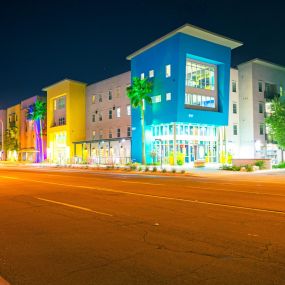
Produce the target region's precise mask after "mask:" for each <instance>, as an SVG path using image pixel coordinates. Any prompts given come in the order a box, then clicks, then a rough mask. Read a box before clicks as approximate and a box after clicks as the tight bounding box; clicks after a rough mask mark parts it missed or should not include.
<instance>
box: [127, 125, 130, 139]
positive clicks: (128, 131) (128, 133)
mask: <svg viewBox="0 0 285 285" xmlns="http://www.w3.org/2000/svg"><path fill="white" fill-rule="evenodd" d="M127 136H128V137H130V136H131V127H128V129H127Z"/></svg>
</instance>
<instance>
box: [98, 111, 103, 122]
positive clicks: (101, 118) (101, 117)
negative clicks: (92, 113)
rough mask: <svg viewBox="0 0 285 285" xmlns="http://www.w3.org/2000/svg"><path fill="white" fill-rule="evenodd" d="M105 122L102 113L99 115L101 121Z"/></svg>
mask: <svg viewBox="0 0 285 285" xmlns="http://www.w3.org/2000/svg"><path fill="white" fill-rule="evenodd" d="M102 120H103V116H102V113H101V112H100V113H99V121H102Z"/></svg>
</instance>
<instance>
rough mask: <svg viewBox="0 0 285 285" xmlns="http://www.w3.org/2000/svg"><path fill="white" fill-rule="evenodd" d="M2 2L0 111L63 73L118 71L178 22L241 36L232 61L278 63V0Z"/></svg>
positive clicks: (93, 77) (281, 49)
mask: <svg viewBox="0 0 285 285" xmlns="http://www.w3.org/2000/svg"><path fill="white" fill-rule="evenodd" d="M1 2H4V1H1ZM5 2H6V3H5V4H4V3H1V6H0V37H1V40H0V109H1V108H6V107H8V106H10V105H13V104H16V103H18V102H19V101H20V100H22V99H25V98H28V97H31V96H33V95H37V94H38V95H41V94H43V93H42V91H41V90H42V88H43V87H46V86H48V85H50V84H53V83H55V82H57V81H59V80H62V79H64V78H70V79H74V80H79V81H83V82H86V83H88V84H89V83H94V82H96V81H100V80H102V79H105V78H108V77H110V76H113V75H117V74H119V73H122V72H125V71H127V70H129V68H130V64H129V62H128V61H127V60H126V59H125V58H126V56H127V55H129V54H130V53H132V52H134V51H136V50H137V49H139V48H141V47H143V46H144V45H146V44H148V43H150V42H151V41H153V40H156V39H157V38H158V37H161V36H163V35H165V34H166V33H168V32H170V31H172V30H174V29H176V28H177V27H179V26H181V25H183V24H185V23H190V24H193V25H196V26H199V27H202V28H204V29H207V30H210V31H213V32H216V33H219V34H222V35H225V36H227V37H230V38H232V39H236V40H239V41H242V42H243V43H244V46H243V47H241V48H238V49H236V50H234V51H233V54H232V66H236V65H237V64H239V63H241V62H243V61H247V60H250V59H253V58H256V57H259V58H262V59H266V60H269V61H272V62H275V63H278V64H281V65H285V8H284V6H282V2H283V1H281V0H279V1H275V0H271V1H264V3H263V1H250V0H248V1H242V0H240V1H238V0H236V1H231V0H226V1H214V0H211V1H210V0H209V1H208V0H195V1H192V0H187V1H186V0H181V1H179V0H172V1H168V0H164V1H155V0H153V1H143V0H142V1H123V0H122V1H119V0H118V1H106V0H105V1H95V0H94V1H84V0H82V1H75V0H69V1H65V0H64V1H60V0H58V1H21V2H20V1H19V2H18V1H5ZM23 2H25V3H23ZM99 3H100V4H99ZM283 5H284V4H283Z"/></svg>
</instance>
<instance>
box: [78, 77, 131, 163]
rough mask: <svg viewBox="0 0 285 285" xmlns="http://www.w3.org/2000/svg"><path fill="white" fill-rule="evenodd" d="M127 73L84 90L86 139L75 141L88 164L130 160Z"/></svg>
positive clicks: (128, 79) (128, 83) (128, 82)
mask: <svg viewBox="0 0 285 285" xmlns="http://www.w3.org/2000/svg"><path fill="white" fill-rule="evenodd" d="M130 80H131V76H130V72H126V73H123V74H120V75H117V76H114V77H111V78H109V79H106V80H103V81H100V82H98V83H94V84H91V85H89V86H87V88H86V139H85V141H83V142H77V143H76V145H81V147H82V148H83V150H84V151H85V152H86V154H85V155H83V157H82V159H83V160H87V161H88V162H89V163H104V164H105V163H106V164H114V163H127V162H129V161H130V160H131V153H130V145H131V105H130V101H129V98H128V97H127V94H126V88H127V87H128V86H129V85H130Z"/></svg>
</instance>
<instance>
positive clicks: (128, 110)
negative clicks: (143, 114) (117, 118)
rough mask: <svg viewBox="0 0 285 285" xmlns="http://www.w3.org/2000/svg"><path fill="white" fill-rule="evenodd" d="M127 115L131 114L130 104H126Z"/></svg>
mask: <svg viewBox="0 0 285 285" xmlns="http://www.w3.org/2000/svg"><path fill="white" fill-rule="evenodd" d="M127 115H128V116H130V115H131V105H127Z"/></svg>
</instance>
